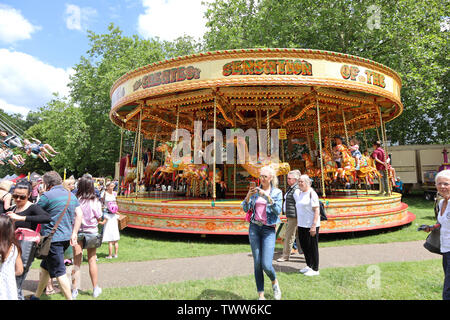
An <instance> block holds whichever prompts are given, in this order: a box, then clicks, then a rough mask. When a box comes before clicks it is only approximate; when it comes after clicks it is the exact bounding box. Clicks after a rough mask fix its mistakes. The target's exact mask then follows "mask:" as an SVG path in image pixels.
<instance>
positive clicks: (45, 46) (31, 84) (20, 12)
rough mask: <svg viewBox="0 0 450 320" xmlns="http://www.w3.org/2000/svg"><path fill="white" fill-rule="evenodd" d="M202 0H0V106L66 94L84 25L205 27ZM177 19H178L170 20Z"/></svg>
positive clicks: (145, 33) (134, 29) (196, 32)
mask: <svg viewBox="0 0 450 320" xmlns="http://www.w3.org/2000/svg"><path fill="white" fill-rule="evenodd" d="M201 2H202V0H73V1H67V2H65V1H61V0H40V1H37V0H0V108H1V109H3V110H4V111H5V112H8V113H20V114H23V115H24V116H26V114H27V113H28V112H30V111H36V110H38V109H39V108H40V107H42V106H44V105H45V104H46V103H47V102H49V101H50V100H51V99H52V94H53V93H54V92H58V93H59V95H60V96H67V95H68V94H69V90H68V88H67V83H68V82H69V76H70V75H71V74H73V67H74V66H75V65H76V64H77V63H78V62H79V61H80V57H81V56H83V55H84V56H86V51H87V50H88V49H89V42H88V38H87V30H91V31H93V32H95V33H97V34H103V33H107V28H108V25H109V24H110V23H111V22H112V23H114V24H115V25H116V26H118V27H119V28H120V29H121V30H122V31H123V33H124V35H126V36H131V35H133V34H137V35H139V36H140V37H141V38H143V39H149V38H152V37H156V36H158V37H159V38H160V39H163V40H169V41H170V40H174V39H175V38H177V37H179V36H182V35H190V36H193V37H195V38H201V37H202V35H203V33H204V32H205V30H206V29H205V19H204V17H203V15H204V12H205V11H206V6H205V5H202V4H201ZM174 21H175V22H176V21H179V23H174Z"/></svg>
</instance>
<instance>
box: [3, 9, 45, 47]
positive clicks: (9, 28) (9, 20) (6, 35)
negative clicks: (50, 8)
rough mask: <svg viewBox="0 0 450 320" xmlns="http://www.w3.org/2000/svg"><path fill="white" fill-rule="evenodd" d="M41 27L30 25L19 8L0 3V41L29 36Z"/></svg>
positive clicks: (12, 40)
mask: <svg viewBox="0 0 450 320" xmlns="http://www.w3.org/2000/svg"><path fill="white" fill-rule="evenodd" d="M40 29H41V27H39V26H34V25H32V24H31V23H30V22H29V21H28V20H27V19H25V18H24V17H23V16H22V14H21V12H20V11H19V10H16V9H14V8H12V7H10V6H7V5H4V4H0V42H5V43H14V42H16V41H19V40H26V39H30V38H31V34H32V33H33V32H36V31H37V30H40Z"/></svg>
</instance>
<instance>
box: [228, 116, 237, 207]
mask: <svg viewBox="0 0 450 320" xmlns="http://www.w3.org/2000/svg"><path fill="white" fill-rule="evenodd" d="M233 124H234V129H235V130H236V112H233ZM233 139H237V138H233ZM233 149H234V150H233V153H234V159H233V160H234V164H233V177H234V179H233V196H234V197H235V198H236V158H237V146H236V145H235V144H234V143H233ZM228 181H229V180H228Z"/></svg>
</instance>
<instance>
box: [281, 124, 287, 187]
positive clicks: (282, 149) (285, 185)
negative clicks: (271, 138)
mask: <svg viewBox="0 0 450 320" xmlns="http://www.w3.org/2000/svg"><path fill="white" fill-rule="evenodd" d="M281 129H283V127H282V128H281ZM281 157H282V158H281V160H282V161H283V162H285V161H284V139H283V140H281ZM283 181H284V192H286V190H287V184H286V183H287V175H285V176H284V178H283Z"/></svg>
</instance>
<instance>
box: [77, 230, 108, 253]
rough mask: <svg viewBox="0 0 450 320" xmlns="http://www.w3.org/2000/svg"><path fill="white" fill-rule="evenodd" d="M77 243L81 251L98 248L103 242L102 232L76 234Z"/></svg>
mask: <svg viewBox="0 0 450 320" xmlns="http://www.w3.org/2000/svg"><path fill="white" fill-rule="evenodd" d="M78 241H79V242H80V243H81V247H82V248H83V249H92V248H99V247H100V246H101V245H102V241H103V230H102V232H100V233H98V232H97V233H85V232H80V233H78Z"/></svg>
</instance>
